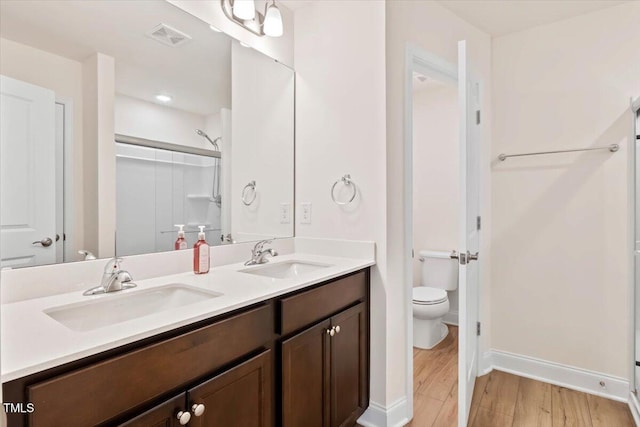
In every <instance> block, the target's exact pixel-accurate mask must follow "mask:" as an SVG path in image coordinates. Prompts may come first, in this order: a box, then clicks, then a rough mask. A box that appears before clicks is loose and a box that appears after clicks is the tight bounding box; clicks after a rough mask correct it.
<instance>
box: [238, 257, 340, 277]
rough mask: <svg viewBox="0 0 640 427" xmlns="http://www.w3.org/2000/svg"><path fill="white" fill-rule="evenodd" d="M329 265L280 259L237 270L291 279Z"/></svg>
mask: <svg viewBox="0 0 640 427" xmlns="http://www.w3.org/2000/svg"><path fill="white" fill-rule="evenodd" d="M327 267H331V266H330V265H328V264H318V263H314V262H306V261H282V262H278V263H275V264H267V265H260V266H256V267H251V268H246V269H244V270H239V271H240V272H241V273H248V274H255V275H256V276H264V277H271V278H273V279H291V278H294V277H299V276H302V275H305V274H308V273H312V272H314V271H316V270H320V269H321V268H327Z"/></svg>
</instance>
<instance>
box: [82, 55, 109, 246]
mask: <svg viewBox="0 0 640 427" xmlns="http://www.w3.org/2000/svg"><path fill="white" fill-rule="evenodd" d="M82 96H83V106H84V114H83V119H84V120H83V123H82V125H83V128H82V135H83V147H84V150H83V158H84V168H85V173H84V203H85V205H84V226H85V230H84V233H85V244H84V247H85V249H87V250H89V251H91V252H93V253H94V254H95V255H96V256H97V257H99V258H106V257H111V256H113V255H114V247H115V229H116V207H115V203H110V202H111V201H114V200H115V199H116V186H115V172H116V152H115V143H114V140H113V134H114V112H113V111H114V97H115V61H114V59H113V58H112V57H110V56H108V55H104V54H102V53H96V54H94V55H92V56H91V57H89V58H87V59H86V60H85V61H84V62H83V63H82Z"/></svg>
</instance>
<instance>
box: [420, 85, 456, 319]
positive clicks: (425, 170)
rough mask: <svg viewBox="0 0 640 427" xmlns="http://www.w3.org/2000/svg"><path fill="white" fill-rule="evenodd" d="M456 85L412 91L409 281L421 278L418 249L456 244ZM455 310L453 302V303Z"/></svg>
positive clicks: (452, 246)
mask: <svg viewBox="0 0 640 427" xmlns="http://www.w3.org/2000/svg"><path fill="white" fill-rule="evenodd" d="M459 115H460V113H459V110H458V89H457V87H455V86H453V85H448V84H447V85H444V84H443V85H441V86H438V87H435V88H430V89H424V90H419V91H415V92H414V93H413V242H414V249H415V251H416V256H415V258H414V260H413V265H414V270H413V284H414V286H417V285H419V284H420V276H421V269H422V263H421V262H420V261H419V257H418V256H417V253H418V251H419V250H421V249H429V250H439V251H449V252H450V251H452V250H454V249H456V250H457V247H458V211H459V208H458V202H459V199H460V185H459V181H460V179H459V175H460V172H459V171H460V158H459V156H460V140H459V130H458V117H459ZM451 309H452V310H453V311H457V306H456V307H453V305H452V307H451Z"/></svg>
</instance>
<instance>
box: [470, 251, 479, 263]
mask: <svg viewBox="0 0 640 427" xmlns="http://www.w3.org/2000/svg"><path fill="white" fill-rule="evenodd" d="M478 255H479V252H476V253H475V254H472V253H470V252H467V260H469V261H477V260H478Z"/></svg>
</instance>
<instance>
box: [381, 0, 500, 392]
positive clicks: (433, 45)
mask: <svg viewBox="0 0 640 427" xmlns="http://www.w3.org/2000/svg"><path fill="white" fill-rule="evenodd" d="M386 25H387V28H386V34H387V38H386V53H387V55H386V58H387V67H386V70H387V104H386V105H387V135H386V137H387V171H388V173H387V178H386V186H387V194H388V199H387V205H386V206H387V236H388V241H387V253H388V254H389V289H388V291H387V295H388V298H389V301H388V303H387V306H388V307H389V311H388V312H387V318H388V320H387V328H388V329H389V330H392V331H394V332H393V341H391V342H389V345H388V348H389V354H388V357H389V358H391V359H392V360H394V363H391V364H390V366H389V370H390V372H389V373H388V377H389V378H391V379H392V383H390V384H389V385H388V387H387V390H388V391H387V393H388V400H389V401H393V400H395V399H397V398H398V397H399V396H403V395H405V393H406V392H407V390H406V384H405V378H406V377H405V374H406V363H407V353H406V351H407V348H408V342H407V337H406V336H405V334H404V330H405V324H406V319H407V316H408V315H410V313H407V301H409V300H410V298H411V296H410V295H405V292H404V286H405V282H406V280H408V278H405V277H404V273H403V268H404V264H403V251H404V249H403V248H404V238H403V225H404V223H403V218H404V208H403V170H404V169H403V156H404V153H403V137H404V135H403V125H404V117H403V111H404V105H403V103H404V72H405V65H404V64H405V49H406V46H407V44H412V45H414V46H417V47H419V48H421V49H423V50H426V51H429V52H431V53H432V54H435V55H438V56H440V57H442V58H444V59H445V60H446V61H449V62H450V63H452V64H456V63H457V42H458V41H459V40H463V39H464V40H467V41H468V44H469V47H468V49H469V53H470V62H471V68H472V71H474V72H475V74H477V76H478V77H479V79H480V80H481V84H482V90H481V98H482V99H481V108H482V116H483V119H484V120H483V121H484V123H483V127H482V149H481V163H482V165H483V167H482V170H481V178H482V182H481V187H482V188H481V214H482V216H483V218H484V220H483V230H482V234H481V246H480V253H481V254H482V255H483V258H484V259H489V257H490V253H489V252H490V245H489V239H488V238H487V237H488V235H489V233H490V228H491V221H490V203H489V201H490V191H491V189H490V171H489V157H490V154H491V153H490V148H489V147H490V144H491V126H490V123H491V94H490V88H491V73H490V72H491V39H490V37H489V35H487V34H485V33H484V32H482V31H480V30H478V29H477V28H475V27H474V26H472V25H470V24H469V23H467V22H466V21H464V20H462V19H461V18H459V17H458V16H456V15H454V14H453V13H452V12H450V11H449V10H447V9H445V8H444V7H442V6H440V5H439V4H438V3H437V2H433V1H420V2H417V1H402V0H392V1H388V2H387V3H386ZM405 255H407V256H408V255H409V254H405ZM488 274H489V265H488V263H487V262H483V263H481V280H482V286H483V289H482V292H481V299H482V306H481V312H480V318H481V320H482V321H483V322H485V324H486V323H488V318H489V313H490V312H491V311H490V310H491V308H490V304H489V301H488V299H487V294H488V290H487V286H488V277H489V276H488ZM489 339H490V337H489V334H487V333H483V336H482V337H481V347H487V342H488V340H489Z"/></svg>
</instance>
